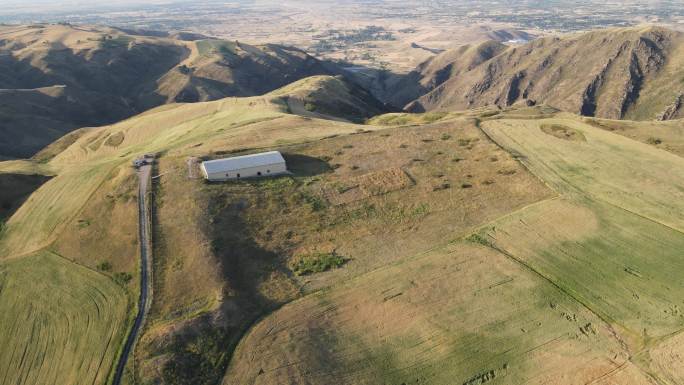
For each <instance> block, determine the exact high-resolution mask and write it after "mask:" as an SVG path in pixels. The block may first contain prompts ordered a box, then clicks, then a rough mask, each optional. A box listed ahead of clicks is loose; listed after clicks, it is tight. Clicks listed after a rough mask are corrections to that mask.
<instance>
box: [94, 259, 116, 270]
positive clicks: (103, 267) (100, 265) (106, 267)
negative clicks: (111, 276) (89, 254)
mask: <svg viewBox="0 0 684 385" xmlns="http://www.w3.org/2000/svg"><path fill="white" fill-rule="evenodd" d="M96 267H97V269H98V270H100V271H111V270H112V264H111V263H109V262H107V261H104V262H101V263H98V264H97V266H96Z"/></svg>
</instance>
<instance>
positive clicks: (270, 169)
mask: <svg viewBox="0 0 684 385" xmlns="http://www.w3.org/2000/svg"><path fill="white" fill-rule="evenodd" d="M200 169H201V170H202V174H203V175H204V177H205V178H206V179H207V180H210V181H224V180H231V179H240V178H253V177H260V176H268V175H278V174H283V173H286V172H287V166H286V164H285V158H283V156H282V155H281V154H280V152H278V151H269V152H262V153H259V154H251V155H243V156H236V157H233V158H225V159H216V160H209V161H206V162H202V164H201V165H200Z"/></svg>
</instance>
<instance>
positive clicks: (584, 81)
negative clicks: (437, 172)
mask: <svg viewBox="0 0 684 385" xmlns="http://www.w3.org/2000/svg"><path fill="white" fill-rule="evenodd" d="M490 44H491V45H493V44H494V43H490ZM497 47H498V51H495V52H494V53H495V54H494V55H491V56H490V57H488V56H486V55H485V54H486V53H487V51H486V50H485V49H484V47H483V46H482V45H480V46H476V47H467V48H465V49H464V48H461V50H462V51H463V52H462V53H461V54H459V52H458V51H448V52H445V53H443V54H441V55H438V56H437V57H435V58H433V59H431V60H430V61H429V62H427V63H424V65H422V66H421V67H419V68H417V69H416V70H415V71H414V72H412V73H411V74H410V75H409V77H410V78H411V77H412V78H414V79H417V80H418V81H419V82H420V84H425V85H427V86H426V87H425V92H424V93H423V94H422V95H420V96H418V97H416V98H415V99H414V100H412V101H409V102H408V103H406V104H405V105H404V106H403V107H404V109H405V110H407V111H409V112H422V111H433V110H447V109H452V110H453V109H457V110H463V109H469V108H476V107H482V106H498V107H506V106H511V105H514V104H516V103H524V104H528V105H534V104H537V103H543V104H548V105H550V106H553V107H556V108H559V109H561V110H565V111H568V112H573V113H578V114H581V115H585V116H596V117H600V118H608V119H631V120H650V119H676V118H680V117H682V116H684V111H682V108H681V97H682V96H681V95H682V94H683V93H684V70H683V69H682V68H683V66H682V64H684V33H681V32H676V31H673V30H669V29H666V28H662V27H654V26H648V27H630V28H614V29H606V30H600V31H593V32H586V33H577V34H572V35H566V36H562V37H544V38H540V39H537V40H534V41H532V42H530V43H527V44H525V45H522V46H510V47H506V48H502V47H500V46H497ZM489 48H491V46H490V47H489ZM473 51H474V52H475V54H478V55H480V56H482V57H483V58H484V59H485V60H482V61H481V62H479V63H477V64H476V65H475V66H470V67H469V66H467V65H464V62H465V63H467V60H464V58H466V56H467V55H466V53H468V52H470V53H471V55H472V52H473ZM434 63H440V64H441V65H437V66H435V65H434ZM454 68H456V69H457V70H456V71H454ZM445 73H446V74H448V75H449V76H444V74H445ZM400 87H402V86H400ZM405 101H406V99H398V100H395V105H396V104H397V102H399V103H402V102H405Z"/></svg>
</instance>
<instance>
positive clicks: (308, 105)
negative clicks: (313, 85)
mask: <svg viewBox="0 0 684 385" xmlns="http://www.w3.org/2000/svg"><path fill="white" fill-rule="evenodd" d="M304 109H305V110H307V111H309V112H313V111H316V105H315V104H313V103H310V102H307V103H306V104H304Z"/></svg>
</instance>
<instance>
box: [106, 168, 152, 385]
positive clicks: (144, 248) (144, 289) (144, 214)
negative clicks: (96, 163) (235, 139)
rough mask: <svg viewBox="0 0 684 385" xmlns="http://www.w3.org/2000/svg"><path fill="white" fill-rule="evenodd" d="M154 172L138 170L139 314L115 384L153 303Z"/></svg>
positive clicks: (116, 382)
mask: <svg viewBox="0 0 684 385" xmlns="http://www.w3.org/2000/svg"><path fill="white" fill-rule="evenodd" d="M151 172H152V166H151V165H145V166H142V167H140V169H139V170H138V178H139V180H140V187H139V189H138V222H139V224H138V226H139V233H140V259H141V260H140V298H139V299H138V314H137V315H136V316H135V322H134V323H133V328H132V329H131V332H130V334H129V335H128V337H127V338H126V343H125V344H124V348H123V351H122V352H121V357H119V361H118V362H117V364H116V371H115V372H114V381H113V382H112V384H113V385H120V384H121V379H122V377H123V373H124V368H125V367H126V362H127V361H128V356H130V354H131V353H132V351H133V347H134V346H135V341H136V339H137V337H138V334H139V333H140V328H141V327H142V325H143V323H144V321H145V316H146V315H147V312H148V310H149V308H150V304H151V298H150V297H151V294H152V293H151V280H150V274H151V266H152V257H151V247H150V238H149V230H150V229H151V228H152V227H151V224H150V222H149V220H150V208H149V207H148V200H147V199H146V197H147V191H148V188H149V185H150V175H151Z"/></svg>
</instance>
